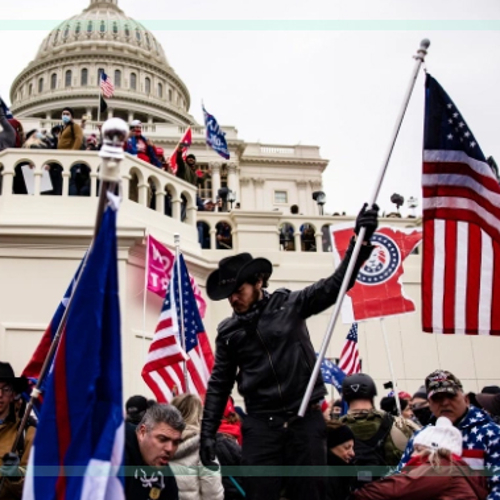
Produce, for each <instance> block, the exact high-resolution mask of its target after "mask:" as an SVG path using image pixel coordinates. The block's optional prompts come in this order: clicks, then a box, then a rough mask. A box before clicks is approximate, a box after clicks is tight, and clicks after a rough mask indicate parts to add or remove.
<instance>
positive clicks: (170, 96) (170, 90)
mask: <svg viewBox="0 0 500 500" xmlns="http://www.w3.org/2000/svg"><path fill="white" fill-rule="evenodd" d="M173 97H174V93H173V92H172V89H168V100H169V101H170V102H172V99H173Z"/></svg>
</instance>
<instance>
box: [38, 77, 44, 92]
mask: <svg viewBox="0 0 500 500" xmlns="http://www.w3.org/2000/svg"><path fill="white" fill-rule="evenodd" d="M42 92H43V78H40V79H39V80H38V93H39V94H41V93H42Z"/></svg>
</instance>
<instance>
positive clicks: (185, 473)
mask: <svg viewBox="0 0 500 500" xmlns="http://www.w3.org/2000/svg"><path fill="white" fill-rule="evenodd" d="M170 466H171V468H172V471H173V472H174V475H175V479H176V481H177V486H178V487H179V499H180V500H223V499H224V488H223V487H222V478H221V476H220V471H215V472H213V471H210V470H209V469H207V468H205V467H203V464H202V463H201V460H200V428H199V427H197V426H193V425H187V426H186V428H185V429H184V432H183V433H182V443H181V444H180V445H179V448H177V451H176V452H175V455H174V458H173V459H172V460H171V461H170Z"/></svg>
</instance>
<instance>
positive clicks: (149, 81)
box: [144, 77, 151, 94]
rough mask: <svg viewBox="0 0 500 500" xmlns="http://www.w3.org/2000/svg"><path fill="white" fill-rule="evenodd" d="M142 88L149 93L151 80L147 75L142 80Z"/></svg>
mask: <svg viewBox="0 0 500 500" xmlns="http://www.w3.org/2000/svg"><path fill="white" fill-rule="evenodd" d="M144 90H145V92H146V94H151V80H150V79H149V78H148V77H146V79H145V80H144Z"/></svg>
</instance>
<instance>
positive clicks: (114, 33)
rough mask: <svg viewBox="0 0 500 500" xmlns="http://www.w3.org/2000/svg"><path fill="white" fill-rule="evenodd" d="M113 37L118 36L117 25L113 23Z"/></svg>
mask: <svg viewBox="0 0 500 500" xmlns="http://www.w3.org/2000/svg"><path fill="white" fill-rule="evenodd" d="M113 35H118V23H117V22H116V21H113Z"/></svg>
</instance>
